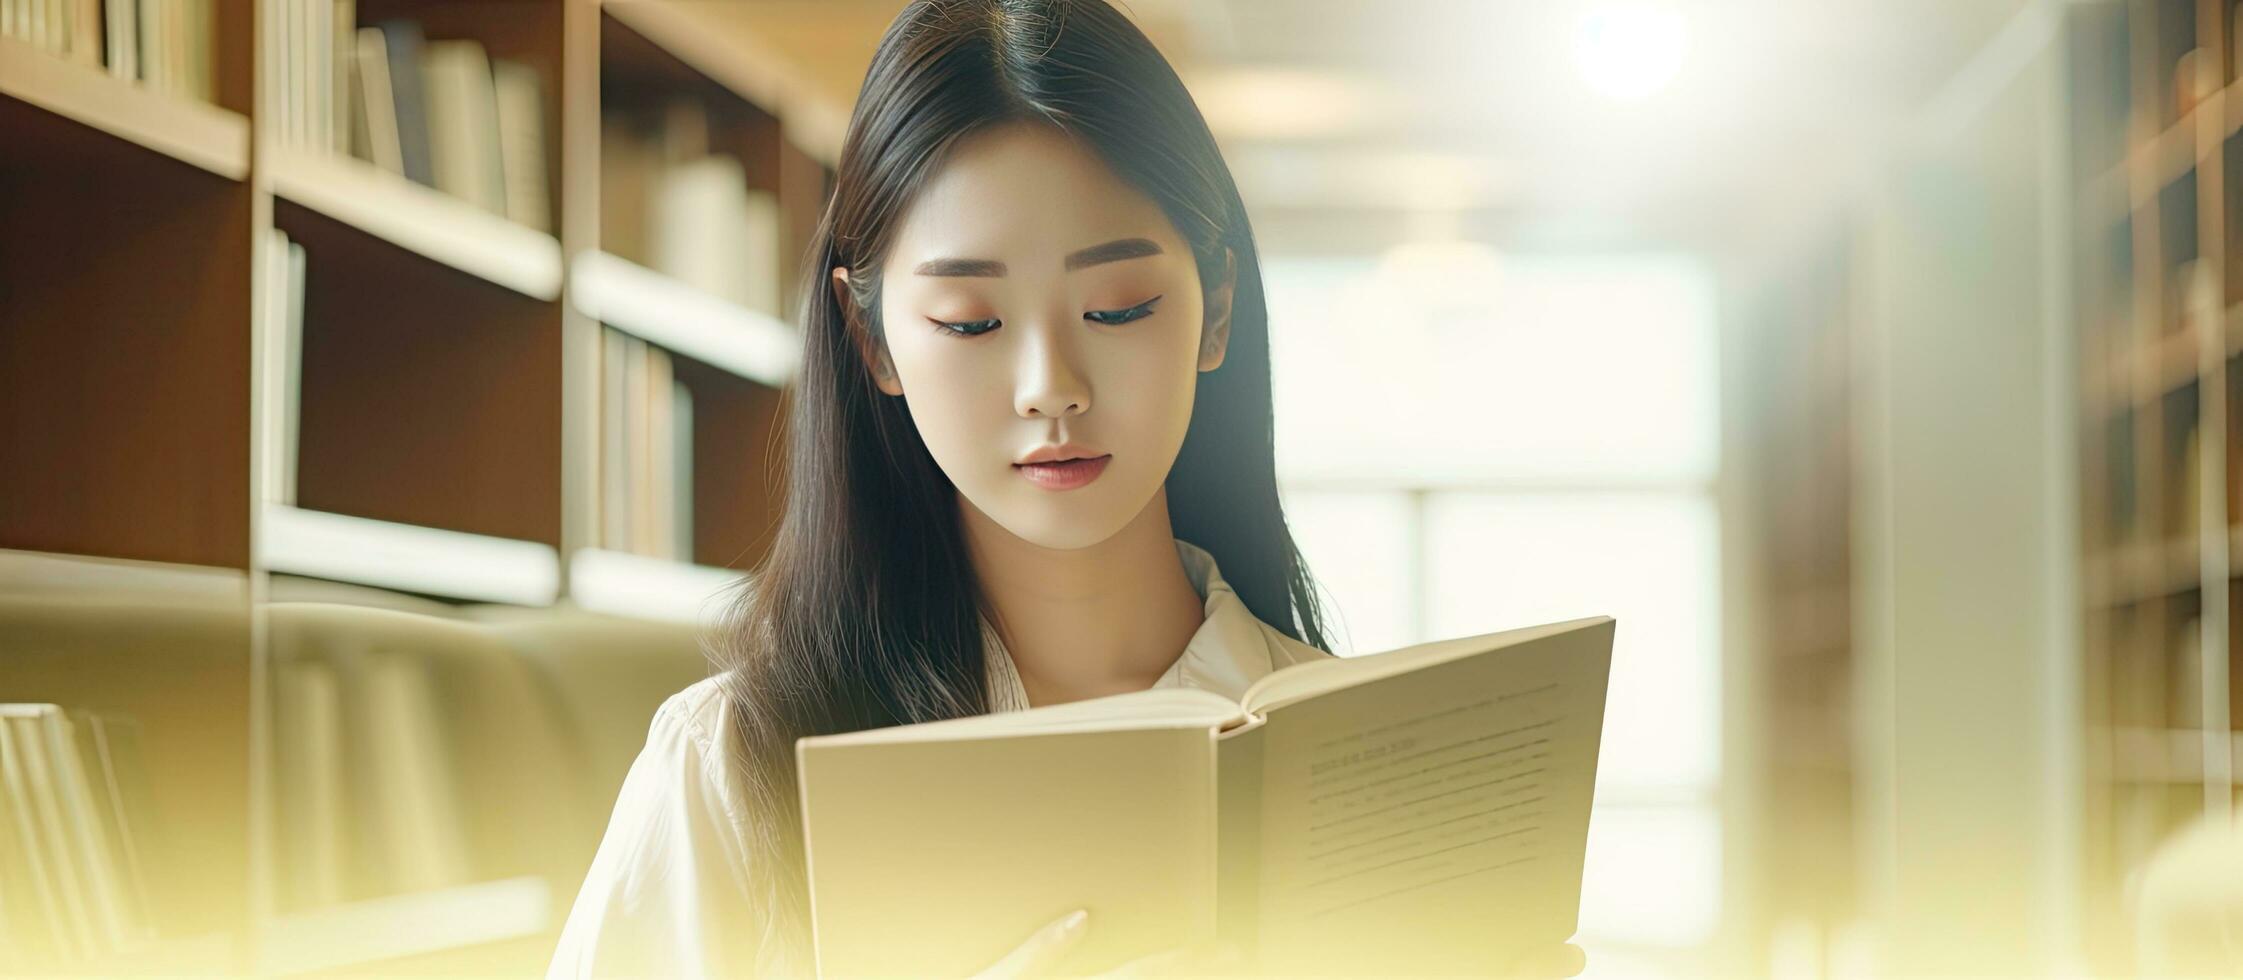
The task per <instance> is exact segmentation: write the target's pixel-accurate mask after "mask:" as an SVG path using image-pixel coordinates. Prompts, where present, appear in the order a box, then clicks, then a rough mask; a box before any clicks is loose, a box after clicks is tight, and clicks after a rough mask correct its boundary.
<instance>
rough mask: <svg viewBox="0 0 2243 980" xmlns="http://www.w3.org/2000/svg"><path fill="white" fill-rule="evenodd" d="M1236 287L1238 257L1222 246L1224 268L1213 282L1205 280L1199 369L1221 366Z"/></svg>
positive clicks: (1229, 340) (1226, 344)
mask: <svg viewBox="0 0 2243 980" xmlns="http://www.w3.org/2000/svg"><path fill="white" fill-rule="evenodd" d="M1237 289H1238V258H1237V255H1236V254H1235V253H1233V252H1232V251H1231V249H1230V246H1228V245H1225V246H1223V271H1222V272H1221V273H1220V275H1219V276H1218V277H1217V278H1216V280H1215V281H1214V282H1211V283H1208V284H1207V287H1206V289H1205V292H1206V294H1207V304H1206V319H1205V322H1203V323H1202V324H1201V325H1200V328H1199V369H1200V370H1201V371H1213V370H1215V369H1216V368H1219V367H1222V366H1223V354H1224V352H1226V351H1228V350H1229V349H1230V343H1231V295H1232V294H1233V293H1234V292H1236V291H1237Z"/></svg>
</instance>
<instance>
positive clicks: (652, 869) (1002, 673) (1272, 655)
mask: <svg viewBox="0 0 2243 980" xmlns="http://www.w3.org/2000/svg"><path fill="white" fill-rule="evenodd" d="M1176 552H1177V555H1178V556H1179V557H1181V558H1182V559H1183V562H1184V571H1185V574H1186V575H1187V576H1189V577H1190V579H1191V583H1192V588H1193V590H1194V591H1196V592H1198V593H1199V594H1200V596H1201V598H1202V599H1204V600H1205V601H1206V605H1205V608H1204V621H1203V622H1202V623H1201V624H1200V627H1199V630H1198V631H1197V632H1195V633H1193V634H1192V637H1191V640H1190V641H1189V642H1187V643H1186V644H1185V646H1184V652H1183V653H1182V655H1180V656H1178V657H1177V658H1176V662H1175V663H1174V664H1172V665H1170V666H1169V668H1168V671H1167V672H1166V673H1164V674H1162V675H1161V677H1160V679H1159V680H1157V681H1155V682H1153V686H1154V687H1197V688H1203V689H1206V690H1210V691H1214V692H1216V693H1219V694H1222V695H1225V696H1227V697H1234V698H1235V697H1238V696H1241V695H1243V694H1245V693H1246V688H1247V685H1250V684H1252V683H1253V682H1254V681H1255V680H1257V679H1259V678H1261V677H1262V676H1264V675H1266V674H1269V673H1270V672H1272V671H1274V670H1277V669H1278V668H1281V667H1287V666H1290V665H1292V664H1297V663H1303V662H1306V661H1310V660H1316V659H1320V658H1325V657H1330V656H1332V654H1330V653H1327V652H1325V651H1323V650H1319V649H1317V648H1315V647H1313V646H1310V645H1308V644H1306V643H1303V642H1301V641H1299V640H1296V639H1294V638H1292V637H1290V636H1287V635H1285V634H1284V633H1283V632H1280V631H1279V630H1278V629H1277V628H1275V627H1273V626H1270V625H1268V624H1267V623H1264V622H1262V621H1261V620H1260V619H1258V618H1256V617H1255V616H1254V614H1253V613H1252V612H1251V611H1250V610H1248V609H1247V608H1246V604H1245V602H1243V601H1241V600H1240V599H1239V598H1238V594H1237V593H1235V592H1233V591H1231V587H1230V585H1229V584H1228V583H1226V582H1224V581H1223V577H1222V574H1221V572H1220V571H1218V570H1217V568H1216V567H1215V559H1214V556H1212V555H1210V554H1209V553H1208V552H1207V551H1206V550H1204V549H1202V548H1200V547H1198V546H1197V545H1194V544H1191V543H1190V542H1187V541H1185V540H1183V539H1181V538H1178V539H1176ZM981 625H982V637H983V643H984V652H985V654H986V656H985V659H984V663H986V664H987V665H988V670H989V689H990V692H991V695H992V697H991V700H992V702H993V704H994V705H995V706H996V707H995V708H994V710H997V711H1018V710H1022V709H1025V708H1027V707H1029V703H1028V692H1027V690H1026V689H1025V688H1024V687H1023V686H1022V685H1021V682H1020V676H1019V674H1018V673H1017V672H1016V671H1015V670H1014V667H1013V662H1012V655H1011V654H1010V653H1009V652H1007V651H1006V650H1005V648H1004V644H1003V643H1002V641H1000V640H999V639H998V636H997V632H996V630H995V629H994V628H993V627H991V626H990V624H989V622H988V620H986V619H983V620H982V624H981ZM732 710H733V708H732V705H731V703H730V701H729V700H728V699H726V698H725V697H724V694H723V691H722V690H721V689H720V688H719V687H718V684H717V680H716V678H710V679H708V680H704V681H701V682H699V683H696V684H694V685H693V686H691V687H688V688H686V689H685V690H683V691H680V692H678V693H677V694H675V695H672V696H671V697H670V699H669V700H668V701H666V702H664V703H663V705H662V707H661V709H660V710H659V711H657V712H655V715H654V721H653V724H652V725H651V726H650V727H649V729H648V731H647V740H646V747H645V748H644V749H642V750H640V752H639V755H638V758H637V759H636V760H635V761H633V762H632V763H631V771H630V774H629V775H628V776H626V777H625V778H624V780H623V790H622V793H621V795H620V796H619V797H618V798H617V800H616V803H615V812H614V814H613V815H612V816H611V817H610V818H609V820H608V827H607V834H606V836H605V837H603V838H602V839H601V840H600V848H599V852H598V853H597V854H596V855H594V857H593V858H592V867H591V870H590V871H589V872H588V873H587V874H586V876H585V879H584V886H583V888H582V890H580V891H579V892H578V893H577V896H576V904H575V906H574V907H572V908H571V909H570V910H569V917H568V921H567V923H566V924H564V925H563V926H562V928H561V938H560V943H559V946H558V947H557V948H556V949H555V950H554V954H553V962H552V964H551V965H550V966H549V967H548V969H547V973H546V975H547V976H548V977H549V978H558V977H589V976H617V975H626V976H650V975H651V976H738V975H750V974H754V973H755V972H757V971H758V970H759V969H768V963H767V962H766V961H763V960H759V958H758V951H759V949H760V947H761V945H762V942H761V940H762V935H763V926H764V923H763V920H762V919H761V918H760V917H759V916H758V915H757V914H756V913H757V910H756V909H755V908H754V907H753V902H752V901H751V899H750V897H749V890H748V874H747V868H748V862H749V861H750V860H753V856H752V855H750V854H749V853H748V851H749V848H748V845H747V841H748V839H749V836H748V835H747V834H746V833H745V831H744V830H743V828H744V826H745V824H744V821H745V820H746V816H745V814H746V812H747V811H746V809H745V806H744V803H745V801H746V799H747V788H746V786H745V785H744V784H743V783H742V781H741V779H740V777H739V773H738V772H737V771H736V770H735V769H734V767H733V766H731V765H729V764H727V761H726V760H727V755H726V753H727V752H729V751H731V742H730V740H729V738H728V737H727V735H726V733H728V732H730V731H731V723H732V719H731V718H730V717H729V715H730V713H731V711H732ZM1023 938H1025V937H1023Z"/></svg>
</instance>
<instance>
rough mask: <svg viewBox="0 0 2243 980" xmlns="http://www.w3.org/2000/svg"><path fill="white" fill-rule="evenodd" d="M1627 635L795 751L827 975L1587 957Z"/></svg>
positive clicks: (888, 734) (1438, 652)
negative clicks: (1612, 689) (1616, 650)
mask: <svg viewBox="0 0 2243 980" xmlns="http://www.w3.org/2000/svg"><path fill="white" fill-rule="evenodd" d="M1612 634H1613V621H1612V619H1611V618H1610V617H1605V616H1598V617H1594V618H1590V619H1581V620H1573V621H1568V622H1562V623H1552V624H1549V625H1544V626H1535V627H1529V628H1526V629H1517V630H1509V631H1505V632H1501V633H1490V634H1485V635H1481V636H1471V637H1463V638H1459V639H1451V640H1442V641H1438V642H1433V643H1424V644H1419V645H1416V646H1411V647H1404V648H1402V649H1398V650H1391V651H1387V652H1384V653H1378V654H1370V655H1364V656H1356V657H1335V658H1332V659H1328V660H1318V661H1312V662H1309V663H1304V664H1295V665H1293V666H1290V667H1286V668H1284V669H1282V670H1279V671H1277V672H1275V673H1272V674H1270V675H1268V676H1266V677H1263V678H1261V679H1260V680H1258V681H1256V682H1255V683H1254V684H1253V685H1252V686H1251V687H1249V688H1248V689H1247V691H1246V693H1245V695H1244V696H1243V697H1241V698H1240V699H1239V700H1238V701H1236V702H1233V701H1231V700H1230V699H1228V698H1225V697H1223V696H1221V695H1218V694H1214V693H1212V692H1209V691H1205V690H1200V689H1196V688H1154V689H1150V690H1144V691H1133V692H1130V693H1126V694H1117V695H1112V696H1108V697H1101V698H1093V699H1089V700H1085V701H1076V702H1072V703H1068V704H1056V705H1047V706H1044V707H1039V708H1031V709H1028V710H1025V711H1011V712H1000V713H995V714H988V715H979V716H975V717H970V718H959V719H953V720H949V721H938V722H929V723H926V724H919V725H903V726H897V727H892V728H881V729H873V730H870V731H863V732H851V733H845V734H840V735H828V736H816V737H806V738H803V739H800V740H798V741H797V742H796V746H795V751H796V756H797V760H798V762H799V765H800V781H801V789H802V812H803V823H804V830H805V833H806V843H807V847H808V857H809V877H810V893H811V918H812V923H813V931H814V933H815V936H816V947H817V961H818V972H819V975H820V976H828V977H831V976H865V975H890V976H904V975H911V976H938V975H948V976H964V975H967V974H970V973H972V972H974V971H976V970H979V969H981V968H983V967H986V966H988V965H990V964H992V963H994V962H996V961H997V960H998V959H999V958H1000V957H1002V956H1003V955H1004V954H1006V953H1007V952H1009V951H1010V950H1012V949H1013V948H1014V947H1015V946H1017V945H1018V944H1019V943H1020V942H1021V941H1022V940H1024V939H1026V938H1027V937H1028V935H1029V934H1030V933H1031V932H1033V931H1034V930H1035V929H1036V928H1037V927H1038V926H1041V925H1043V924H1045V923H1047V922H1049V921H1051V920H1052V919H1055V918H1057V917H1059V916H1060V915H1063V914H1065V913H1066V912H1068V911H1069V910H1071V909H1075V908H1079V907H1087V908H1089V909H1090V922H1089V931H1088V932H1087V933H1086V934H1085V935H1084V937H1083V940H1082V942H1081V943H1080V944H1078V946H1077V947H1076V949H1075V950H1074V952H1073V953H1072V954H1070V956H1069V958H1068V959H1067V961H1066V962H1065V963H1063V964H1061V966H1062V967H1063V968H1064V969H1067V970H1070V971H1097V970H1103V969H1107V968H1109V967H1112V966H1114V965H1117V964H1119V963H1121V962H1123V961H1126V960H1129V959H1131V958H1134V957H1137V956H1142V955H1146V954H1149V953H1154V952H1158V951H1160V950H1163V949H1167V948H1170V947H1173V946H1177V945H1181V944H1186V943H1190V942H1195V941H1200V940H1204V939H1208V938H1213V937H1215V936H1217V935H1220V936H1222V937H1225V938H1228V939H1231V940H1233V941H1235V942H1237V943H1239V944H1240V945H1241V946H1242V947H1243V948H1244V949H1245V950H1247V951H1248V953H1249V955H1250V956H1251V957H1252V958H1253V960H1254V961H1255V962H1256V963H1257V964H1258V965H1259V966H1260V967H1261V968H1262V969H1265V970H1269V971H1271V972H1275V973H1280V974H1290V973H1300V972H1314V973H1323V974H1332V973H1360V974H1363V975H1393V974H1400V973H1409V972H1426V971H1447V972H1486V971H1487V970H1488V968H1489V965H1490V964H1491V963H1493V962H1495V961H1497V960H1500V959H1501V958H1502V957H1504V956H1505V955H1508V954H1510V953H1514V952H1517V951H1519V950H1522V949H1524V948H1526V947H1529V946H1533V945H1539V944H1553V943H1558V942H1562V941H1564V940H1565V939H1566V938H1567V937H1569V936H1571V935H1572V934H1573V932H1574V929H1575V925H1576V918H1577V912H1578V910H1579V907H1580V889H1581V862H1582V851H1583V847H1584V844H1585V842H1586V840H1587V836H1588V825H1589V804H1590V798H1591V794H1592V789H1593V786H1594V783H1595V779H1596V759H1597V743H1598V735H1599V733H1600V731H1601V729H1602V725H1603V718H1604V696H1605V680H1606V677H1607V675H1608V674H1609V672H1610V668H1611V657H1612Z"/></svg>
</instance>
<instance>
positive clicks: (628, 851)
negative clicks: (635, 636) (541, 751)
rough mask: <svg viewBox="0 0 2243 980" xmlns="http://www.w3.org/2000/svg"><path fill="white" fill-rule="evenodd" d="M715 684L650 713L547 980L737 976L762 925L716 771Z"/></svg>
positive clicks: (730, 784) (734, 795) (738, 790)
mask: <svg viewBox="0 0 2243 980" xmlns="http://www.w3.org/2000/svg"><path fill="white" fill-rule="evenodd" d="M724 711H725V706H724V697H723V694H722V692H721V690H720V689H718V688H717V686H716V684H715V683H714V682H713V681H703V682H701V683H699V684H695V685H694V686H693V687H690V688H687V689H686V690H684V691H682V692H679V693H678V694H676V695H673V696H671V698H670V699H669V700H668V701H666V702H664V703H663V705H662V707H661V709H660V710H659V711H657V712H655V715H654V721H653V723H652V725H651V726H649V728H648V730H647V739H646V747H645V748H644V749H642V750H640V752H639V755H638V758H637V759H636V760H634V761H633V762H632V763H631V771H630V774H629V775H628V776H626V777H625V778H624V781H623V790H622V793H621V795H620V796H619V797H618V798H617V799H616V803H615V812H614V814H613V815H612V816H611V817H610V818H609V820H608V826H607V833H606V835H605V836H603V837H602V838H601V840H600V848H599V852H598V854H597V855H595V856H594V857H593V859H592V867H591V871H590V872H589V873H588V874H587V875H586V877H585V879H584V886H583V888H582V890H580V891H579V892H578V893H577V896H576V904H575V905H574V906H573V907H572V908H571V909H570V910H569V916H568V921H567V922H566V923H565V924H564V925H563V926H562V928H561V938H560V942H559V944H558V946H557V947H556V948H555V950H554V954H553V961H552V963H551V965H550V966H549V967H548V968H547V971H546V976H547V977H548V978H562V977H593V976H664V977H708V976H747V975H750V974H751V973H753V972H754V971H755V969H756V966H757V964H756V952H757V945H758V941H759V938H760V936H761V934H762V920H761V919H760V918H758V917H757V916H756V915H755V907H754V903H753V902H752V901H751V899H750V896H749V889H748V878H747V870H748V863H747V862H748V860H749V855H748V853H747V847H746V846H745V839H744V836H743V834H742V833H741V830H740V828H741V827H742V826H744V825H743V824H742V823H741V820H742V813H743V810H742V808H741V805H740V804H741V802H742V792H743V790H742V787H741V786H740V785H739V784H738V782H737V779H736V777H735V776H733V775H732V773H731V771H730V769H729V768H728V767H727V766H726V765H725V764H724V761H723V760H724V759H725V754H724V753H723V752H722V751H721V749H722V748H723V746H724V743H722V742H721V741H719V740H718V737H717V736H720V735H721V733H722V732H724V731H725V729H724V728H723V727H721V719H722V717H723V714H724Z"/></svg>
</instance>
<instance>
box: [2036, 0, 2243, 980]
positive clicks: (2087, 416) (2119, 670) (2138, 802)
mask: <svg viewBox="0 0 2243 980" xmlns="http://www.w3.org/2000/svg"><path fill="white" fill-rule="evenodd" d="M2066 16H2067V22H2068V23H2067V27H2068V38H2069V43H2070V49H2071V64H2072V69H2071V74H2072V77H2071V80H2070V88H2071V94H2072V97H2071V99H2070V102H2071V105H2072V110H2071V112H2072V117H2071V119H2070V129H2071V132H2072V134H2073V139H2072V147H2071V155H2070V158H2071V167H2072V172H2073V176H2074V183H2075V195H2076V198H2075V199H2076V201H2077V202H2078V203H2077V206H2076V207H2075V208H2074V209H2073V213H2074V214H2075V215H2076V219H2075V226H2074V228H2073V230H2072V235H2071V238H2072V241H2073V261H2074V265H2075V268H2076V270H2077V275H2076V277H2075V279H2074V294H2073V297H2072V308H2073V311H2074V314H2075V316H2074V328H2075V331H2076V333H2075V337H2076V343H2077V347H2076V352H2077V356H2078V363H2079V365H2080V370H2081V375H2080V377H2079V379H2078V381H2079V390H2080V392H2081V400H2080V405H2079V415H2078V426H2079V428H2078V434H2079V445H2080V450H2081V451H2080V461H2081V465H2082V470H2081V504H2082V507H2081V513H2080V536H2079V546H2080V548H2081V568H2082V575H2081V585H2082V595H2081V605H2082V627H2083V633H2082V641H2083V642H2082V648H2083V654H2084V657H2085V663H2084V664H2083V665H2082V677H2083V704H2082V705H2081V713H2082V717H2081V722H2082V724H2083V726H2084V730H2085V733H2086V737H2085V743H2084V747H2085V750H2086V751H2085V756H2084V759H2083V764H2084V766H2085V769H2086V771H2085V772H2084V773H2083V775H2084V777H2085V787H2086V794H2085V800H2086V805H2087V813H2086V814H2085V819H2084V820H2083V821H2082V826H2083V830H2084V834H2085V839H2084V840H2083V841H2082V847H2083V855H2084V857H2085V864H2084V868H2083V870H2084V872H2085V878H2086V881H2085V885H2086V891H2085V901H2086V908H2085V910H2084V911H2085V913H2086V914H2085V916H2084V921H2085V922H2086V923H2088V925H2089V928H2090V934H2089V935H2088V936H2086V937H2084V938H2085V941H2086V942H2085V945H2086V947H2087V951H2088V954H2089V956H2090V959H2091V962H2092V963H2093V965H2094V966H2095V968H2096V969H2097V970H2098V971H2100V972H2108V973H2130V972H2131V971H2132V968H2133V961H2132V955H2133V954H2132V950H2133V948H2134V937H2133V936H2132V935H2131V933H2130V930H2129V928H2128V922H2129V917H2128V915H2127V908H2126V905H2125V897H2124V895H2125V882H2126V880H2127V877H2128V875H2129V874H2130V873H2131V872H2132V871H2133V870H2134V869H2136V868H2138V867H2140V865H2141V863H2142V862H2143V861H2144V860H2145V859H2146V858H2147V857H2148V855H2149V854H2150V852H2151V851H2152V850H2153V849H2154V848H2155V847H2157V845H2158V844H2159V843H2160V842H2162V841H2163V840H2164V839H2165V838H2166V837H2167V836H2168V835H2170V834H2171V833H2172V832H2174V831H2175V830H2177V829H2178V828H2180V827H2181V826H2183V825H2184V824H2185V823H2187V822H2188V821H2190V820H2192V819H2194V818H2197V817H2198V816H2200V815H2203V814H2207V813H2210V814H2225V813H2228V812H2230V810H2231V808H2232V807H2233V806H2235V804H2236V789H2237V787H2236V780H2235V764H2236V754H2237V747H2238V741H2239V737H2238V733H2243V711H2239V710H2238V709H2239V708H2243V692H2239V691H2238V690H2237V689H2236V679H2237V678H2239V677H2243V635H2239V634H2238V632H2237V624H2236V622H2235V620H2236V618H2237V613H2238V610H2239V609H2243V564H2238V559H2239V558H2243V550H2239V548H2238V546H2239V545H2243V507H2239V506H2238V505H2239V503H2243V469H2239V466H2243V443H2239V440H2243V415H2238V409H2239V408H2243V316H2239V313H2243V310H2239V307H2238V303H2239V302H2243V86H2239V85H2238V84H2237V80H2238V75H2237V72H2236V57H2235V51H2234V47H2235V45H2234V40H2235V38H2236V33H2235V32H2236V28H2237V26H2238V19H2237V14H2236V10H2235V8H2234V6H2233V5H2232V4H2231V3H2229V2H2227V0H2130V2H2126V3H2108V4H2083V5H2075V6H2074V7H2072V8H2070V9H2069V10H2068V11H2067V15H2066Z"/></svg>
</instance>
